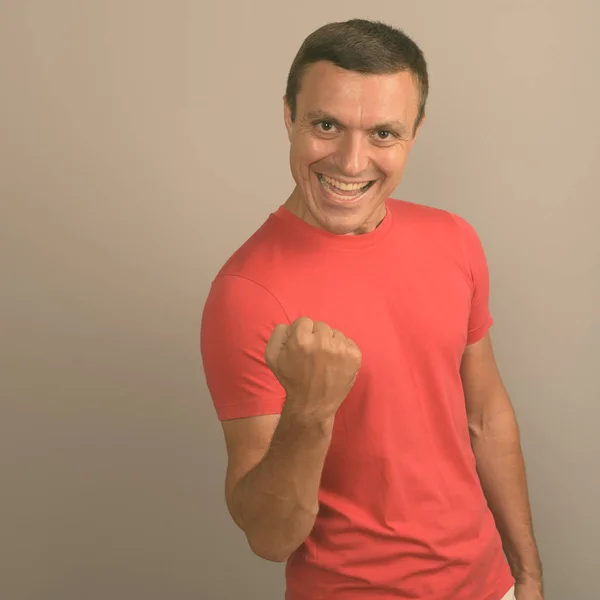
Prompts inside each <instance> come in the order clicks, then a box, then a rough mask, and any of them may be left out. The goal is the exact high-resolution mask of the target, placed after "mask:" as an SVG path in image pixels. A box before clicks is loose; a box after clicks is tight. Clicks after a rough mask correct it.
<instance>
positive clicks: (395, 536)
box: [201, 199, 514, 600]
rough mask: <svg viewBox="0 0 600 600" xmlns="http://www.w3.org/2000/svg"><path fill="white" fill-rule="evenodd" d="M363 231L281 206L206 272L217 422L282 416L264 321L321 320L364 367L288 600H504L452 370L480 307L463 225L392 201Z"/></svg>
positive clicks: (483, 275) (479, 260) (342, 412)
mask: <svg viewBox="0 0 600 600" xmlns="http://www.w3.org/2000/svg"><path fill="white" fill-rule="evenodd" d="M386 204H387V214H386V217H385V218H384V220H383V222H382V223H381V225H380V226H379V227H378V228H377V229H375V230H374V231H372V232H370V233H367V234H363V235H358V236H339V235H336V234H332V233H330V232H327V231H324V230H321V229H317V228H315V227H313V226H311V225H309V224H307V223H305V222H304V221H302V220H301V219H299V218H297V217H296V216H294V215H293V214H292V213H290V212H289V211H287V209H285V208H283V207H281V208H279V209H278V210H277V211H276V212H275V213H273V214H272V215H270V216H269V218H268V219H267V220H266V222H265V223H264V224H263V225H262V227H261V228H260V229H259V230H258V231H257V232H256V233H255V234H254V235H253V236H252V237H251V238H250V239H249V240H248V241H247V242H246V243H245V244H244V245H243V246H242V247H241V248H240V249H239V250H238V251H237V252H235V253H234V255H233V256H232V257H231V258H230V259H229V260H228V261H227V263H226V264H225V265H224V267H223V268H222V270H221V271H220V273H219V274H218V276H217V277H216V279H215V280H214V282H213V285H212V288H211V291H210V294H209V297H208V299H207V302H206V305H205V308H204V313H203V320H202V331H201V350H202V357H203V363H204V369H205V374H206V379H207V383H208V387H209V390H210V393H211V396H212V399H213V401H214V405H215V408H216V411H217V414H218V417H219V419H221V420H226V419H234V418H239V417H250V416H256V415H265V414H278V413H279V412H280V411H281V407H282V404H283V402H284V391H283V389H282V387H281V385H280V384H279V382H278V381H277V379H276V378H275V377H274V375H273V374H272V373H271V371H270V370H269V369H268V368H267V366H266V365H265V362H264V351H265V346H266V343H267V340H268V339H269V336H270V335H271V332H272V330H273V328H274V327H275V325H277V324H278V323H291V322H292V321H294V320H295V319H296V318H298V317H300V316H307V317H310V318H311V319H313V320H318V321H325V322H326V323H328V324H329V325H330V326H331V327H333V328H335V329H338V330H340V331H342V332H343V333H344V334H346V335H347V336H348V337H350V338H352V339H353V340H354V341H355V342H356V343H357V344H358V346H359V347H360V349H361V351H362V354H363V363H362V367H361V370H360V372H359V375H358V377H357V380H356V383H355V385H354V387H353V388H352V390H351V392H350V394H349V395H348V396H347V398H346V400H345V401H344V402H343V404H342V406H341V407H340V409H339V411H338V413H337V415H336V419H335V425H334V430H333V438H332V442H331V446H330V448H329V451H328V454H327V458H326V461H325V466H324V470H323V476H322V481H321V488H320V494H319V503H320V509H319V514H318V517H317V520H316V523H315V526H314V528H313V530H312V532H311V534H310V536H309V537H308V539H307V540H306V541H305V543H304V544H303V545H302V546H301V547H300V548H299V549H298V550H297V551H296V552H295V553H294V554H293V555H292V556H291V557H290V559H289V561H288V563H287V567H286V575H287V591H286V599H287V600H332V599H335V600H372V599H373V600H374V599H379V600H392V599H394V600H397V599H398V598H402V599H413V598H418V599H419V600H500V598H502V596H503V595H504V594H505V593H506V592H507V591H508V590H509V589H510V587H511V586H512V585H513V583H514V580H513V578H512V576H511V574H510V570H509V568H508V564H507V562H506V560H505V558H504V555H503V552H502V546H501V541H500V537H499V534H498V531H497V529H496V527H495V523H494V519H493V517H492V514H491V512H490V510H489V508H488V506H487V503H486V500H485V497H484V495H483V492H482V489H481V485H480V481H479V478H478V476H477V472H476V468H475V459H474V455H473V452H472V449H471V444H470V438H469V431H468V427H467V417H466V409H465V400H464V394H463V389H462V384H461V379H460V374H459V367H460V362H461V357H462V354H463V351H464V349H465V346H466V345H467V344H471V343H474V342H476V341H478V340H479V339H481V338H482V337H483V336H484V335H485V333H486V332H487V330H488V329H489V327H490V325H491V324H492V318H491V316H490V313H489V310H488V296H489V278H488V271H487V265H486V259H485V255H484V252H483V249H482V247H481V244H480V242H479V238H478V237H477V234H476V233H475V231H474V230H473V228H472V227H471V226H470V225H469V224H468V223H467V222H466V221H464V220H463V219H461V218H460V217H457V216H455V215H452V214H451V213H448V212H446V211H442V210H439V209H434V208H429V207H425V206H421V205H417V204H412V203H409V202H404V201H400V200H393V199H389V200H388V201H387V203H386Z"/></svg>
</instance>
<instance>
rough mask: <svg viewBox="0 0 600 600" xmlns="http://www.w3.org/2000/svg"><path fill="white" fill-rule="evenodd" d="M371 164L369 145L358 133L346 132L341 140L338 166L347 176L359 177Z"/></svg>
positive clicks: (337, 160)
mask: <svg viewBox="0 0 600 600" xmlns="http://www.w3.org/2000/svg"><path fill="white" fill-rule="evenodd" d="M368 165H369V147H368V143H367V141H366V140H364V139H363V138H362V136H360V135H358V134H351V133H349V132H348V133H346V134H345V135H343V136H342V137H341V139H340V141H339V146H338V148H337V152H336V166H337V168H338V169H339V170H340V173H343V174H344V175H345V176H346V177H358V176H359V175H360V174H361V173H364V172H365V171H366V169H367V167H368Z"/></svg>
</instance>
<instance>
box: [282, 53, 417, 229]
mask: <svg viewBox="0 0 600 600" xmlns="http://www.w3.org/2000/svg"><path fill="white" fill-rule="evenodd" d="M418 106H419V92H418V88H417V86H416V84H415V81H414V79H413V76H412V74H411V73H410V72H407V71H405V72H400V73H394V74H390V75H387V74H386V75H371V74H363V73H356V72H354V71H347V70H345V69H342V68H340V67H337V66H335V65H333V64H332V63H329V62H324V61H323V62H318V63H315V64H312V65H310V66H309V67H308V68H307V69H306V71H305V73H304V75H303V76H302V85H301V89H300V92H299V93H298V96H297V98H296V115H295V117H296V118H295V120H294V121H293V122H292V115H291V110H290V107H289V106H288V104H287V103H284V116H285V124H286V128H287V131H288V136H289V139H290V144H291V146H290V167H291V171H292V176H293V178H294V181H295V182H296V187H295V189H294V191H293V193H292V195H291V196H290V198H289V199H288V200H287V202H286V203H285V206H286V208H288V210H290V211H291V212H293V213H294V214H295V215H297V216H298V217H300V218H301V219H303V220H304V221H306V222H307V223H310V224H311V225H314V226H316V227H319V228H321V229H325V230H327V231H330V232H332V233H337V234H342V235H352V234H361V233H367V232H369V231H372V230H373V229H375V228H376V227H377V225H379V223H380V222H381V221H382V219H383V217H384V216H385V211H386V209H385V200H386V198H388V197H389V196H390V194H391V193H392V192H393V191H394V189H395V188H396V187H397V186H398V184H399V183H400V180H401V179H402V174H403V173H404V168H405V166H406V161H407V159H408V154H409V152H410V149H411V148H412V145H413V143H414V141H415V138H416V133H415V135H414V136H413V128H414V124H415V120H416V118H417V114H418Z"/></svg>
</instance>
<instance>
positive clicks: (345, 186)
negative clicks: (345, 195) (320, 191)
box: [323, 175, 369, 192]
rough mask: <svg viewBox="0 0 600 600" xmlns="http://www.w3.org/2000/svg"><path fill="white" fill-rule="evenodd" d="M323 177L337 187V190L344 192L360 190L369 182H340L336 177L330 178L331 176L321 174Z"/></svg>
mask: <svg viewBox="0 0 600 600" xmlns="http://www.w3.org/2000/svg"><path fill="white" fill-rule="evenodd" d="M323 179H324V180H325V181H326V182H327V183H328V184H329V185H332V186H333V187H336V188H338V189H339V190H343V191H345V192H350V191H356V190H361V189H362V188H364V187H366V186H367V185H369V182H368V181H367V182H366V183H342V182H341V181H337V180H336V179H331V177H327V175H323Z"/></svg>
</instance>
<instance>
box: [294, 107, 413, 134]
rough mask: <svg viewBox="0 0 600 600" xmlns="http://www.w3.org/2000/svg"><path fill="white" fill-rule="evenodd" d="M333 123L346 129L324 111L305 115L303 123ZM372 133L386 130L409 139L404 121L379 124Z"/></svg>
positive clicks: (312, 111)
mask: <svg viewBox="0 0 600 600" xmlns="http://www.w3.org/2000/svg"><path fill="white" fill-rule="evenodd" d="M316 120H322V121H331V122H332V123H335V124H336V125H340V126H341V127H345V126H344V125H343V124H342V123H341V122H340V121H339V120H338V119H336V118H335V117H334V116H333V115H330V114H329V113H327V112H325V111H324V110H311V111H308V112H307V113H305V114H304V117H303V121H305V122H307V121H316ZM370 129H371V131H382V130H385V131H387V130H388V129H389V130H393V131H396V132H397V133H398V134H399V135H400V136H401V137H403V138H407V137H408V129H407V128H406V126H405V125H404V123H402V121H386V122H385V123H377V124H375V125H373V127H371V128H370Z"/></svg>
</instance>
